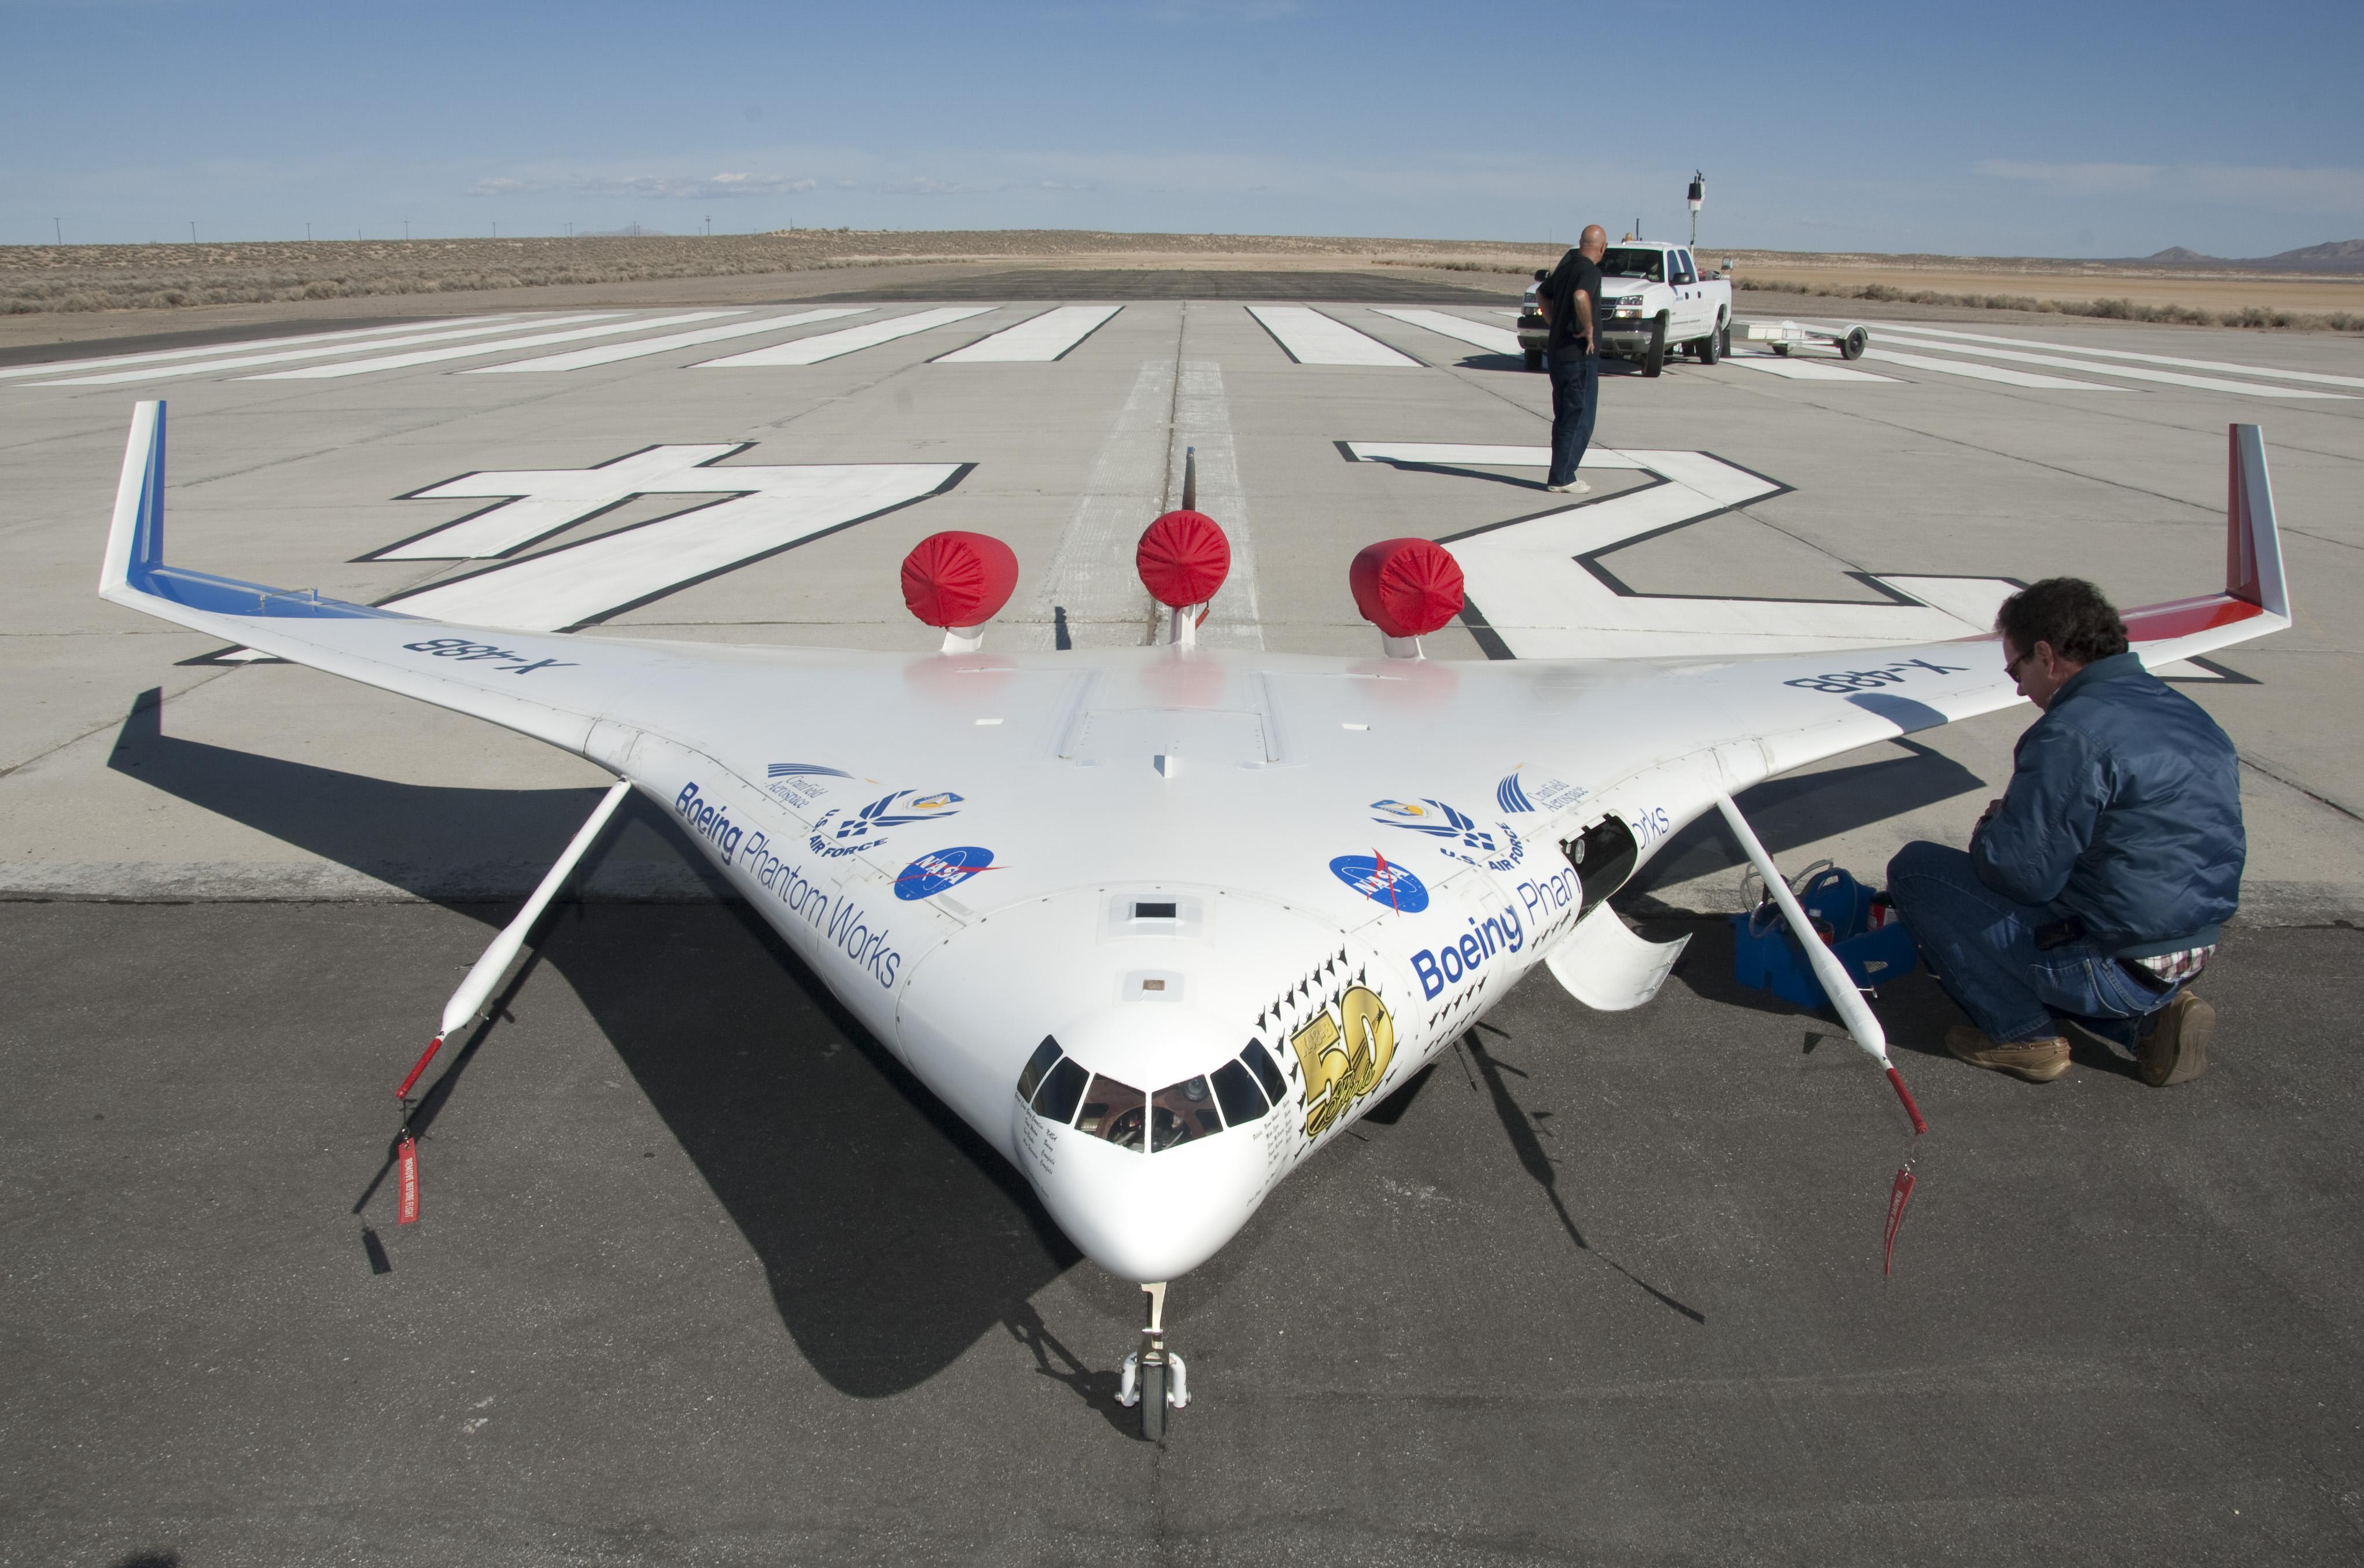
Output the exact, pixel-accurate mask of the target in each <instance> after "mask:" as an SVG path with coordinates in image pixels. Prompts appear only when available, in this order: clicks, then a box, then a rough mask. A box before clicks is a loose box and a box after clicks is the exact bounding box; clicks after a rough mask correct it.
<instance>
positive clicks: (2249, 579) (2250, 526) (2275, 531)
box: [2225, 425, 2290, 616]
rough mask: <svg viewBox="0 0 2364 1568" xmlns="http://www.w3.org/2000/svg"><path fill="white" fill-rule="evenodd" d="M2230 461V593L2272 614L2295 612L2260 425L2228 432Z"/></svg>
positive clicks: (2227, 481) (2227, 526)
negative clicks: (2285, 574) (2283, 571)
mask: <svg viewBox="0 0 2364 1568" xmlns="http://www.w3.org/2000/svg"><path fill="white" fill-rule="evenodd" d="M2226 436H2227V439H2226V445H2227V446H2228V448H2229V449H2230V450H2229V451H2228V453H2227V455H2226V460H2225V593H2227V594H2229V595H2232V596H2233V597H2234V598H2236V599H2244V600H2247V602H2248V603H2250V604H2253V605H2255V606H2258V608H2259V609H2261V610H2264V611H2265V612H2266V613H2267V614H2268V615H2275V616H2287V615H2289V614H2290V584H2289V583H2288V582H2287V581H2286V580H2285V579H2284V578H2283V576H2282V536H2281V529H2280V528H2279V527H2278V526H2276V524H2275V522H2274V487H2273V484H2272V482H2271V481H2270V480H2269V479H2268V478H2267V477H2266V443H2265V439H2264V438H2263V437H2261V436H2260V435H2259V434H2258V427H2257V426H2255V425H2235V426H2233V427H2231V428H2230V429H2229V430H2228V431H2227V433H2226Z"/></svg>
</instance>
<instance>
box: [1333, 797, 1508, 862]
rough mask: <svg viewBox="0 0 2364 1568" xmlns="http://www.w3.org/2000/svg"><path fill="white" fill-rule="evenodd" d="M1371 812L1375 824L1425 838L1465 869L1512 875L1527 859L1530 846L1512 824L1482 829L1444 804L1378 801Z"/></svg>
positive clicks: (1499, 823) (1465, 815)
mask: <svg viewBox="0 0 2364 1568" xmlns="http://www.w3.org/2000/svg"><path fill="white" fill-rule="evenodd" d="M1371 809H1372V810H1373V811H1375V812H1377V814H1378V815H1377V816H1376V817H1373V818H1372V819H1371V820H1373V821H1374V822H1377V823H1380V824H1381V825H1383V826H1385V827H1388V828H1404V829H1406V830H1407V831H1409V832H1413V833H1420V834H1422V835H1425V836H1426V837H1427V838H1428V840H1430V843H1431V844H1432V845H1433V847H1434V849H1435V850H1436V851H1437V852H1438V853H1440V854H1442V855H1445V856H1447V857H1449V858H1450V859H1453V860H1456V861H1459V862H1462V863H1464V864H1465V865H1473V866H1484V867H1485V868H1486V869H1487V870H1489V871H1509V870H1510V869H1511V868H1512V867H1513V866H1515V865H1517V864H1518V863H1519V862H1521V861H1523V860H1525V859H1526V858H1527V846H1526V845H1525V843H1524V842H1522V840H1520V838H1519V834H1518V830H1517V829H1516V828H1512V827H1511V825H1510V824H1509V823H1508V822H1499V821H1498V822H1496V823H1495V824H1494V825H1493V827H1491V828H1481V827H1479V826H1478V822H1477V819H1476V818H1475V817H1471V816H1470V815H1469V814H1468V813H1467V812H1466V811H1456V810H1455V809H1454V808H1453V807H1452V806H1447V805H1445V804H1444V802H1443V801H1441V800H1432V799H1429V798H1427V797H1425V796H1423V797H1422V798H1421V799H1419V800H1375V801H1373V802H1371Z"/></svg>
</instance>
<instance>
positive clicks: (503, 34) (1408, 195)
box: [0, 0, 2364, 256]
mask: <svg viewBox="0 0 2364 1568" xmlns="http://www.w3.org/2000/svg"><path fill="white" fill-rule="evenodd" d="M0 38H5V39H6V48H5V50H0V58H4V59H5V60H6V83H7V90H6V93H5V94H0V243H36V242H47V241H48V240H50V238H51V236H52V221H53V220H55V221H56V222H57V223H59V224H61V225H62V228H63V230H64V234H65V238H66V239H68V240H69V241H74V240H98V241H127V240H149V239H186V238H187V237H188V234H189V228H188V226H189V224H190V222H191V221H192V220H194V221H195V223H196V225H197V234H198V237H199V238H201V239H301V238H303V236H304V234H305V225H306V224H307V223H309V224H311V225H312V226H313V229H312V231H313V233H314V234H316V235H317V236H318V237H320V238H324V239H326V238H336V237H342V238H348V239H350V238H351V237H352V236H353V235H354V234H355V233H356V232H361V233H365V234H367V235H369V236H370V237H372V238H385V237H387V236H390V235H399V234H401V233H402V232H403V225H404V223H405V222H407V223H408V224H409V226H410V232H411V233H412V234H414V235H417V236H421V237H436V236H445V235H482V234H485V233H487V232H488V231H490V230H491V228H493V226H494V225H496V224H497V225H498V226H499V228H500V231H501V232H502V233H503V234H530V233H552V234H554V233H559V232H562V231H563V228H564V227H565V226H566V225H569V224H571V225H573V226H574V228H576V229H603V228H617V227H620V226H622V225H624V224H628V223H633V222H638V223H641V224H643V225H646V226H649V227H652V228H662V229H666V230H670V231H673V232H675V233H688V232H694V231H696V230H697V229H698V228H701V227H702V226H703V225H704V223H705V222H706V220H707V219H708V218H709V217H710V218H711V219H712V221H713V226H714V228H715V229H716V231H718V232H723V231H734V232H735V231H742V230H749V229H762V228H778V227H782V226H784V225H786V224H787V223H789V222H791V221H793V222H795V223H797V224H798V225H825V226H831V227H834V226H837V225H841V224H842V225H850V226H852V227H854V228H1035V227H1043V228H1110V229H1143V230H1147V229H1164V230H1224V231H1239V232H1259V233H1299V234H1349V235H1386V236H1415V237H1433V238H1443V239H1558V240H1566V239H1568V238H1569V237H1570V236H1571V235H1572V234H1573V233H1574V231H1575V229H1576V228H1577V227H1578V224H1580V223H1581V222H1583V221H1585V220H1588V219H1595V218H1597V219H1599V220H1600V221H1602V222H1604V223H1607V224H1610V225H1611V227H1612V228H1622V227H1624V226H1626V225H1629V224H1630V223H1631V222H1632V221H1633V220H1634V218H1635V217H1640V218H1641V219H1643V220H1644V222H1645V228H1647V230H1648V231H1650V232H1672V231H1675V230H1676V229H1678V228H1679V227H1680V226H1681V225H1682V223H1683V222H1684V216H1685V215H1684V212H1683V205H1682V195H1683V184H1684V182H1685V181H1686V180H1687V179H1688V178H1689V174H1690V172H1691V171H1692V169H1694V168H1699V169H1702V170H1704V171H1706V172H1707V175H1708V206H1707V208H1706V211H1705V213H1704V214H1703V215H1702V222H1701V241H1702V242H1703V243H1705V244H1708V245H1710V246H1713V245H1717V244H1725V245H1732V246H1770V247H1779V248H1787V249H1812V250H1832V249H1839V250H1945V251H1959V252H1971V253H1985V254H2042V255H2064V256H2078V255H2140V254H2145V253H2147V252H2149V251H2152V250H2158V249H2159V248H2161V247H2164V246H2168V245H2188V246H2191V247H2192V248H2193V249H2195V250H2206V251H2213V252H2215V253H2218V254H2230V255H2258V254H2265V253H2269V252H2271V251H2275V250H2285V249H2289V248H2291V247H2293V246H2298V245H2304V244H2311V243H2314V242H2315V241H2318V240H2324V239H2350V238H2356V237H2359V236H2364V112H2359V102H2364V93H2359V91H2358V87H2357V84H2356V71H2357V62H2358V60H2359V59H2364V5H2360V4H2358V0H2338V3H2334V0H2319V3H2306V4H2273V3H2265V4H2258V5H2252V6H2246V7H2228V6H2221V5H2220V6H2198V5H2191V4H2185V3H2182V0H2167V3H2164V4H2158V5H2147V6H2133V5H2127V4H2120V5H2107V6H2079V5H2076V4H2073V3H2072V4H2055V5H2032V4H2024V3H2021V0H2001V3H1999V4H1991V5H1988V6H1945V7H1936V6H1911V5H1902V6H1899V5H1877V6H1875V5H1852V4H1850V5H1825V6H1794V7H1786V6H1769V5H1767V4H1764V3H1763V0H1754V3H1749V4H1738V3H1726V0H1600V3H1596V4H1590V5H1583V6H1567V5H1565V4H1533V5H1498V4H1491V3H1486V0H1478V3H1468V4H1462V5H1458V6H1436V5H1396V4H1366V5H1359V6H1348V5H1336V4H1326V3H1323V0H1146V3H1142V4H1121V3H1120V4H1093V3H1082V0H1077V3H1070V4H1060V3H1057V0H1053V3H1052V4H1049V5H1036V6H1028V5H1018V6H998V5H975V4H972V5H948V4H939V3H937V0H898V3H897V4H892V5H869V6H860V5H848V4H844V3H843V0H840V3H838V4H833V5H830V6H800V5H778V6H767V7H752V6H713V5H697V4H688V5H683V6H675V7H671V8H667V7H658V6H618V5H610V4H604V3H597V0H592V3H584V4H574V5H568V6H557V5H535V6H519V5H499V4H489V5H481V6H463V5H445V4H440V3H429V4H418V5H408V6H394V5H385V4H381V5H376V6H353V5H350V4H343V3H340V0H313V3H310V4H305V5H292V4H281V3H276V0H257V3H251V4H235V3H233V4H216V3H207V0H0ZM1644 61H1650V62H1653V63H1652V65H1651V68H1650V69H1648V70H1645V69H1644V68H1643V62H1644Z"/></svg>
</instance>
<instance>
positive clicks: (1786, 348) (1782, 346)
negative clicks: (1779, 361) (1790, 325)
mask: <svg viewBox="0 0 2364 1568" xmlns="http://www.w3.org/2000/svg"><path fill="white" fill-rule="evenodd" d="M1773 351H1774V352H1775V353H1777V354H1779V355H1780V356H1781V357H1782V358H1783V359H1785V360H1786V359H1788V358H1789V357H1790V345H1789V344H1787V343H1776V344H1774V345H1773Z"/></svg>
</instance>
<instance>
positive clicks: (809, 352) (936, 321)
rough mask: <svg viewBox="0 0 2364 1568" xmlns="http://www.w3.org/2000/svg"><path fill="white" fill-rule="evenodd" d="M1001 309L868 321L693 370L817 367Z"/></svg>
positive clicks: (924, 313)
mask: <svg viewBox="0 0 2364 1568" xmlns="http://www.w3.org/2000/svg"><path fill="white" fill-rule="evenodd" d="M997 308H998V306H990V305H980V306H976V307H974V308H972V309H965V310H963V309H952V308H947V309H942V310H922V311H920V312H919V313H917V314H916V315H912V316H897V317H890V318H888V319H887V320H885V321H865V322H864V323H863V324H862V325H861V326H859V327H848V328H845V329H844V330H842V331H839V332H823V333H822V334H820V336H819V337H817V338H799V339H797V340H796V341H795V342H793V343H775V344H774V345H773V346H772V347H770V348H768V349H751V350H748V351H747V352H746V353H743V354H731V355H729V356H727V357H725V358H723V359H719V360H702V361H699V362H698V363H697V364H696V365H693V366H691V367H690V368H691V369H693V370H702V371H706V370H713V369H715V368H716V367H717V366H730V367H732V368H734V369H735V368H737V367H739V366H742V365H815V364H819V363H820V361H823V360H833V359H835V358H837V356H838V355H840V354H850V353H853V351H854V350H856V349H874V348H876V347H877V346H878V345H879V344H881V343H891V342H893V341H894V340H895V339H898V338H908V337H909V336H911V334H913V333H914V332H925V331H926V330H928V329H929V328H931V327H944V326H949V325H950V324H951V323H953V322H955V321H965V320H967V319H968V318H969V317H972V316H983V315H984V314H985V313H986V312H987V311H988V310H993V309H997Z"/></svg>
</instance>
